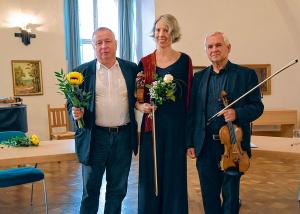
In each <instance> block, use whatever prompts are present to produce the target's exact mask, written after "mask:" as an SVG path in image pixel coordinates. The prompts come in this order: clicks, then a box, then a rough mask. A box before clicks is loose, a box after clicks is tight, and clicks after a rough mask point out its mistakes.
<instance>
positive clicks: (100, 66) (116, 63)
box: [96, 59, 119, 71]
mask: <svg viewBox="0 0 300 214" xmlns="http://www.w3.org/2000/svg"><path fill="white" fill-rule="evenodd" d="M114 67H117V68H118V67H119V62H118V60H117V59H116V62H115V64H114V65H113V66H111V67H110V68H107V67H106V66H105V65H103V64H102V63H101V62H99V61H98V60H97V63H96V70H97V71H99V70H101V69H103V68H104V69H106V70H109V69H112V68H114Z"/></svg>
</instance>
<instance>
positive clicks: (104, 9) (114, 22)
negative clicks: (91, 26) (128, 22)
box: [98, 0, 119, 39]
mask: <svg viewBox="0 0 300 214" xmlns="http://www.w3.org/2000/svg"><path fill="white" fill-rule="evenodd" d="M98 25H99V26H98V27H108V28H110V29H111V30H112V31H113V32H114V33H115V36H116V39H117V38H118V36H119V30H118V2H117V1H116V0H98Z"/></svg>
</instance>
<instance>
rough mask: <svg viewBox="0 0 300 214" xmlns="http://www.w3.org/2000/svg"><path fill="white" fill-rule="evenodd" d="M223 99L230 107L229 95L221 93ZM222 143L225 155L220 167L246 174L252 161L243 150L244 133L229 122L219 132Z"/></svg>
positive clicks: (224, 169)
mask: <svg viewBox="0 0 300 214" xmlns="http://www.w3.org/2000/svg"><path fill="white" fill-rule="evenodd" d="M221 98H222V101H223V104H224V106H225V107H226V106H228V100H227V93H226V92H225V91H222V92H221ZM219 136H220V140H221V143H222V144H224V154H223V155H222V157H221V161H220V166H221V169H222V170H223V171H227V170H228V169H232V168H235V169H238V170H239V171H240V172H246V171H247V170H248V169H249V166H250V160H249V156H248V154H247V152H245V151H243V150H242V147H241V141H242V139H243V131H242V129H241V128H240V127H238V126H237V125H235V124H232V122H227V124H226V125H224V126H222V127H221V129H220V130H219Z"/></svg>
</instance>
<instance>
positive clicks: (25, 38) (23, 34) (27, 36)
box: [15, 28, 36, 45]
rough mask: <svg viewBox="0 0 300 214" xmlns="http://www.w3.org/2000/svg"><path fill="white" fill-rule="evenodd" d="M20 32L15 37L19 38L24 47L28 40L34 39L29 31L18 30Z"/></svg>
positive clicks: (34, 36) (28, 42)
mask: <svg viewBox="0 0 300 214" xmlns="http://www.w3.org/2000/svg"><path fill="white" fill-rule="evenodd" d="M20 30H21V33H15V37H21V39H22V42H23V43H24V45H29V44H30V38H36V35H35V34H33V33H31V30H30V29H23V28H20Z"/></svg>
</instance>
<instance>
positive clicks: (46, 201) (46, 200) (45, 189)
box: [43, 178, 48, 214]
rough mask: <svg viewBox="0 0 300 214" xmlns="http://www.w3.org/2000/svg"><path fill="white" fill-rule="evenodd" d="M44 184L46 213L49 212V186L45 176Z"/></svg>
mask: <svg viewBox="0 0 300 214" xmlns="http://www.w3.org/2000/svg"><path fill="white" fill-rule="evenodd" d="M43 186H44V198H45V210H46V214H48V197H47V187H46V180H45V178H44V180H43Z"/></svg>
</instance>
